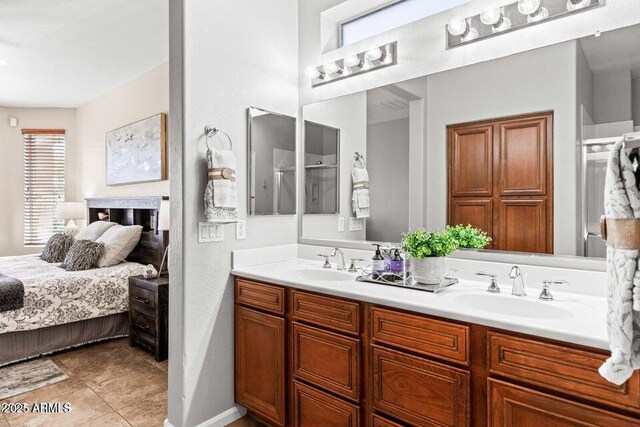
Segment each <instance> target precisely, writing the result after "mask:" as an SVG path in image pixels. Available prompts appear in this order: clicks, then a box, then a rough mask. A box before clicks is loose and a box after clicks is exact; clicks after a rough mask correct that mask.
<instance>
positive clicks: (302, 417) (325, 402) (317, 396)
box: [293, 380, 360, 427]
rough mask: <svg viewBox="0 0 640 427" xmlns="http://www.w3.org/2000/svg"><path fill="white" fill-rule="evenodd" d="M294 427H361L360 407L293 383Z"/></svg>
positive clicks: (296, 382)
mask: <svg viewBox="0 0 640 427" xmlns="http://www.w3.org/2000/svg"><path fill="white" fill-rule="evenodd" d="M293 406H294V408H293V413H294V415H293V426H294V427H359V426H360V407H358V406H356V405H353V404H351V403H347V402H344V401H342V400H340V399H338V398H335V397H333V396H331V395H329V394H327V393H323V392H321V391H319V390H316V389H314V388H313V387H310V386H308V385H305V384H303V383H301V382H298V381H295V380H294V381H293Z"/></svg>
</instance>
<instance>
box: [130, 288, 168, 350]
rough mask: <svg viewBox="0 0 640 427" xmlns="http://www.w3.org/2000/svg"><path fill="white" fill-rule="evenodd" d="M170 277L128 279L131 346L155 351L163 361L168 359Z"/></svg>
mask: <svg viewBox="0 0 640 427" xmlns="http://www.w3.org/2000/svg"><path fill="white" fill-rule="evenodd" d="M168 322H169V278H168V277H157V278H155V279H145V278H144V277H142V276H133V277H129V345H130V346H131V347H133V346H135V345H138V346H139V347H142V348H144V349H146V350H148V351H150V352H152V353H153V354H154V355H155V357H156V360H157V361H158V362H161V361H163V360H165V359H166V358H167V346H168V334H169V328H168Z"/></svg>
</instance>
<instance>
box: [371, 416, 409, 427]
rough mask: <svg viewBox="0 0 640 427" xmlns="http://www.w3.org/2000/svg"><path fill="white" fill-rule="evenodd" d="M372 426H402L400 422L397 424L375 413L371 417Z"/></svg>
mask: <svg viewBox="0 0 640 427" xmlns="http://www.w3.org/2000/svg"><path fill="white" fill-rule="evenodd" d="M371 426H372V427H402V426H401V425H400V424H396V423H394V422H393V421H389V420H388V419H386V418H383V417H381V416H380V415H376V414H374V415H373V416H372V417H371Z"/></svg>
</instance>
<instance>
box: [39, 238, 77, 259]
mask: <svg viewBox="0 0 640 427" xmlns="http://www.w3.org/2000/svg"><path fill="white" fill-rule="evenodd" d="M71 245H73V236H69V235H66V234H64V233H58V234H54V235H53V236H51V238H50V239H49V241H48V242H47V245H46V246H45V247H44V250H43V251H42V255H40V258H42V260H43V261H47V262H62V261H64V257H65V256H67V252H69V248H71Z"/></svg>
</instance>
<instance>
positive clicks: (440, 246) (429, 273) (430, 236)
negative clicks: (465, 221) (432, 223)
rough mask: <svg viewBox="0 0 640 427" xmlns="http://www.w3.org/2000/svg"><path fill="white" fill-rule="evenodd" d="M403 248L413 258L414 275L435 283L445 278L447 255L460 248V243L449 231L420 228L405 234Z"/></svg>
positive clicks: (432, 283)
mask: <svg viewBox="0 0 640 427" xmlns="http://www.w3.org/2000/svg"><path fill="white" fill-rule="evenodd" d="M403 248H404V251H405V252H406V253H407V254H408V255H409V257H410V258H411V260H410V269H411V275H412V277H413V278H414V279H415V280H416V281H417V282H419V283H424V284H427V285H434V284H440V283H442V281H443V280H444V275H445V257H446V256H447V255H449V254H451V253H453V252H455V251H456V250H457V249H458V243H457V241H456V240H455V239H454V238H453V237H452V236H451V234H449V233H448V232H447V231H427V230H425V229H424V228H418V229H416V230H413V231H411V232H410V233H407V234H405V235H404V241H403Z"/></svg>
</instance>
